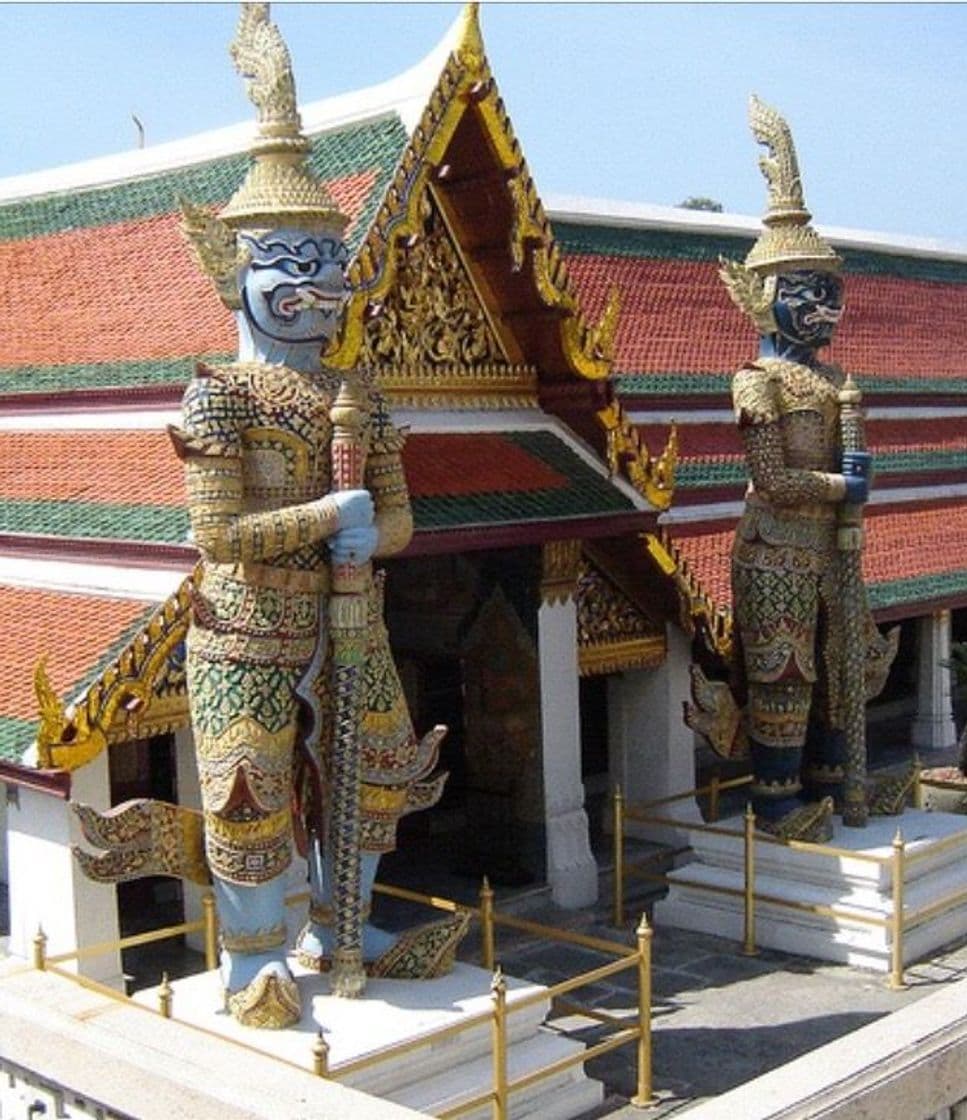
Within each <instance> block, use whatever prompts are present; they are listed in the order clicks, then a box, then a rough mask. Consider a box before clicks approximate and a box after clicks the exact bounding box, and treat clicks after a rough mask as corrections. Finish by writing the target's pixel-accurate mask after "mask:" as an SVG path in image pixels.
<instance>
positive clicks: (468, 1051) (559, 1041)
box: [134, 960, 603, 1120]
mask: <svg viewBox="0 0 967 1120" xmlns="http://www.w3.org/2000/svg"><path fill="white" fill-rule="evenodd" d="M290 966H291V967H292V972H293V975H294V976H295V977H296V980H297V982H298V985H299V990H300V994H301V996H302V1006H303V1009H304V1010H303V1017H302V1021H301V1022H300V1023H299V1024H298V1026H296V1027H293V1028H291V1029H289V1030H284V1031H271V1030H266V1031H258V1030H253V1029H251V1028H247V1027H242V1026H240V1025H239V1024H238V1023H236V1022H235V1020H234V1019H232V1017H231V1016H230V1015H229V1014H228V1013H227V1012H226V1011H224V1010H223V1009H222V996H221V985H220V982H219V978H218V974H217V973H215V972H207V973H202V974H200V975H197V976H191V977H187V978H186V979H183V980H177V981H175V982H174V983H173V984H172V987H173V989H174V998H173V1015H174V1017H175V1018H176V1019H178V1020H179V1021H181V1022H186V1023H190V1024H191V1025H193V1026H196V1027H202V1028H204V1029H205V1030H206V1031H211V1032H212V1033H214V1034H217V1035H220V1036H222V1037H223V1038H226V1039H232V1040H234V1041H236V1042H241V1043H244V1044H245V1045H246V1046H248V1047H254V1048H255V1049H257V1050H258V1051H259V1052H260V1053H262V1054H265V1055H268V1056H271V1057H275V1058H279V1059H282V1060H284V1061H287V1062H292V1063H294V1064H295V1065H298V1066H301V1067H303V1068H309V1069H311V1068H312V1047H313V1044H314V1043H315V1041H316V1037H317V1033H318V1032H319V1031H320V1030H321V1031H322V1032H323V1037H324V1038H325V1040H326V1042H327V1043H328V1045H329V1065H330V1069H331V1071H332V1076H333V1077H334V1078H336V1079H337V1080H338V1081H339V1083H340V1084H342V1085H346V1086H350V1087H352V1088H354V1089H359V1090H362V1091H363V1092H364V1093H368V1094H372V1095H373V1096H378V1097H381V1098H383V1099H385V1100H389V1101H392V1102H394V1103H395V1104H399V1105H403V1106H406V1107H408V1108H411V1109H414V1110H416V1111H419V1112H424V1113H430V1114H433V1113H436V1112H440V1111H442V1110H444V1109H446V1108H449V1107H452V1106H453V1105H455V1104H457V1103H459V1102H460V1101H461V1100H466V1099H467V1098H468V1097H471V1096H474V1095H475V1094H476V1093H478V1092H483V1091H489V1089H490V1087H491V1085H492V1072H491V1056H490V1055H491V1042H490V1037H491V1036H490V1030H491V1028H490V1021H489V1020H484V1021H483V1022H480V1023H478V1024H475V1025H474V1026H472V1027H468V1028H467V1029H466V1030H465V1031H462V1032H460V1033H459V1034H455V1035H452V1036H450V1037H447V1038H444V1039H443V1040H439V1041H435V1042H433V1041H426V1042H423V1043H422V1044H420V1041H419V1040H420V1039H421V1038H422V1037H425V1036H428V1035H430V1034H431V1033H432V1032H434V1031H437V1030H440V1029H441V1028H444V1027H453V1026H456V1025H458V1024H460V1023H462V1022H466V1021H468V1020H470V1019H473V1018H474V1017H478V1016H480V1014H481V1013H482V1012H487V1011H489V1009H490V1008H491V1006H492V1003H491V999H490V994H489V993H490V980H491V977H490V974H489V973H488V972H486V971H484V970H483V969H481V968H475V967H473V966H472V965H467V964H457V965H456V967H455V968H454V970H453V972H452V973H450V975H449V976H444V977H441V978H440V979H438V980H427V981H399V980H370V981H369V983H368V985H367V988H366V995H365V997H364V998H363V999H360V1000H346V999H337V998H336V997H334V996H331V995H330V994H329V980H328V978H327V977H325V976H320V975H318V974H316V973H311V972H308V971H307V970H306V969H304V968H302V967H301V966H300V965H298V964H297V963H296V962H295V961H294V960H291V961H290ZM507 988H508V991H507V1004H508V1009H509V1010H510V1011H511V1014H510V1015H509V1017H508V1061H507V1065H508V1078H509V1080H510V1081H513V1080H514V1079H515V1078H517V1077H521V1076H523V1075H524V1074H526V1073H529V1072H530V1071H532V1070H536V1069H539V1068H541V1067H544V1066H548V1065H550V1064H551V1063H552V1062H555V1061H558V1060H559V1059H561V1058H564V1057H566V1056H568V1055H571V1054H574V1053H576V1052H578V1051H580V1050H582V1049H583V1048H584V1047H583V1045H582V1044H581V1043H578V1042H574V1041H572V1040H570V1039H567V1038H564V1037H562V1036H560V1035H558V1034H556V1033H555V1032H553V1031H551V1030H548V1029H547V1028H546V1027H543V1026H542V1023H543V1021H544V1018H545V1016H546V1015H547V1012H548V1010H549V1001H548V1000H539V1001H535V1003H534V1004H532V1005H531V1006H530V1007H528V1008H526V1009H523V1010H521V1011H518V1012H513V1007H514V1004H515V1003H517V1002H519V1001H520V1000H522V999H523V998H525V997H527V996H532V995H534V994H535V993H539V992H541V991H542V990H543V989H542V988H541V986H539V985H536V984H530V983H528V982H526V981H524V980H516V979H513V978H511V977H508V978H507ZM134 998H135V999H136V1000H138V1001H139V1002H141V1003H144V1004H146V1005H148V1006H151V1007H157V1005H158V998H157V988H151V989H146V990H144V991H142V992H138V993H137V994H136V995H135V996H134ZM405 1041H410V1042H414V1043H416V1045H415V1046H414V1047H413V1049H410V1050H407V1051H406V1052H405V1053H403V1054H400V1055H396V1056H393V1057H387V1058H386V1059H385V1060H384V1061H380V1062H379V1063H378V1064H374V1065H371V1066H367V1067H366V1068H364V1069H360V1070H357V1071H356V1072H353V1073H349V1074H347V1075H346V1076H341V1075H340V1073H339V1066H340V1065H343V1064H345V1063H348V1062H352V1061H354V1060H356V1059H357V1058H361V1057H363V1056H370V1055H373V1056H375V1055H377V1054H379V1053H380V1052H381V1051H385V1050H389V1049H391V1048H392V1047H393V1046H396V1045H398V1044H399V1043H401V1042H405ZM602 1098H603V1087H602V1085H601V1084H600V1082H598V1081H592V1080H591V1079H589V1078H588V1077H587V1076H586V1075H585V1073H584V1068H583V1066H582V1065H581V1063H576V1064H575V1065H573V1066H571V1067H570V1068H569V1069H567V1070H565V1071H564V1072H562V1073H559V1074H557V1075H555V1076H553V1077H549V1078H547V1079H544V1080H541V1081H539V1082H537V1083H536V1084H535V1085H532V1086H531V1087H529V1088H528V1089H524V1090H521V1091H520V1092H519V1093H515V1094H513V1096H512V1097H511V1108H510V1115H511V1117H512V1118H514V1120H518V1118H520V1120H523V1118H525V1117H540V1118H541V1120H570V1118H571V1117H575V1116H579V1115H580V1114H581V1113H584V1112H586V1111H588V1110H589V1109H591V1108H594V1107H595V1106H596V1105H598V1104H599V1103H600V1102H601V1100H602ZM464 1115H466V1116H468V1117H479V1118H480V1120H485V1118H487V1117H489V1116H490V1115H491V1107H490V1105H489V1103H488V1104H485V1105H483V1106H482V1107H481V1108H479V1109H475V1110H473V1111H470V1112H467V1113H464Z"/></svg>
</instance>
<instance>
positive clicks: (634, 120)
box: [0, 3, 967, 244]
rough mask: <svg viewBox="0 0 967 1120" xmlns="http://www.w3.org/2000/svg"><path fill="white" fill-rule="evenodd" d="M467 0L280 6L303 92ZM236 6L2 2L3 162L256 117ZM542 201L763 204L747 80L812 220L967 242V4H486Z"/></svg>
mask: <svg viewBox="0 0 967 1120" xmlns="http://www.w3.org/2000/svg"><path fill="white" fill-rule="evenodd" d="M459 10H460V6H459V5H458V4H452V3H440V4H395V3H381V4H368V3H358V4H342V3H333V4H329V3H325V4H316V3H278V4H274V5H273V14H274V18H275V19H276V21H277V22H278V24H279V25H280V27H281V28H282V31H283V34H284V35H285V37H286V40H287V41H288V43H289V46H290V49H291V51H292V55H293V59H294V65H295V73H296V80H297V84H298V90H299V96H300V99H301V100H302V101H311V100H316V99H318V98H321V97H325V96H328V95H330V94H333V93H341V92H344V91H347V90H351V89H354V88H360V87H362V86H366V85H371V84H373V83H375V82H378V81H382V80H384V79H387V78H390V77H392V76H394V75H395V74H397V73H399V72H400V71H402V70H404V69H406V68H407V67H409V66H410V65H412V64H413V63H415V62H417V61H418V60H419V59H421V58H422V57H423V56H424V55H425V54H426V53H427V52H428V51H429V50H430V49H431V48H432V47H433V46H434V45H435V44H436V42H437V41H438V40H439V39H440V38H441V36H442V35H443V34H444V32H445V31H446V29H447V28H448V27H449V25H450V23H451V22H452V21H453V19H454V18H455V17H456V15H457V14H458V12H459ZM236 17H237V7H236V6H235V5H229V4H191V3H186V4H174V3H168V4H160V3H159V4H151V3H149V4H124V3H117V4H73V3H72V4H56V3H53V4H17V3H2V4H0V42H2V43H3V44H4V66H3V67H2V68H0V96H2V104H3V106H4V116H3V120H4V124H3V130H4V134H5V136H4V139H5V143H3V144H0V177H2V176H6V175H13V174H17V173H20V172H24V171H35V170H40V169H42V168H45V167H53V166H57V165H59V164H63V163H71V162H74V161H77V160H81V159H87V158H91V157H94V156H100V155H108V154H111V153H113V152H117V151H120V150H123V149H125V148H128V147H132V146H134V143H135V128H134V125H133V123H132V122H131V118H130V114H131V113H132V112H134V113H137V114H138V116H139V117H140V118H141V119H142V121H143V122H144V124H145V127H146V130H147V137H148V142H149V143H160V142H162V141H165V140H171V139H176V138H178V137H180V136H185V135H189V134H191V133H193V132H198V131H202V130H204V129H206V128H214V127H218V126H220V125H225V124H233V123H235V122H237V121H240V120H245V119H249V118H250V117H251V110H250V107H249V105H248V102H247V101H246V100H245V97H244V94H243V92H242V88H241V83H240V81H239V80H238V78H237V77H236V76H235V74H234V71H233V70H232V67H231V63H230V61H229V59H228V55H227V45H228V42H229V40H230V39H231V37H232V32H233V29H234V25H235V21H236ZM481 20H482V25H483V31H484V37H485V40H486V43H487V48H488V54H489V56H490V59H491V64H492V66H493V69H494V72H495V74H496V77H497V81H498V84H499V86H500V90H501V93H502V95H503V97H504V100H505V102H506V104H507V107H508V109H509V111H510V114H511V118H512V119H513V121H514V125H515V129H516V132H517V135H518V138H519V139H520V141H521V143H522V146H523V148H524V152H525V154H526V156H527V158H528V162H529V164H530V166H531V170H532V172H533V174H534V177H535V179H536V182H537V186H538V189H539V191H540V192H541V194H542V195H543V196H545V197H546V196H548V195H561V194H567V195H584V196H589V197H603V198H612V199H618V200H622V201H630V202H648V203H660V204H665V205H674V204H676V203H678V202H680V201H681V200H682V199H683V198H685V197H687V196H688V195H693V194H702V195H710V196H712V197H714V198H717V199H719V200H720V201H721V202H722V203H723V205H724V206H725V208H726V209H727V210H729V211H733V212H736V213H745V214H759V213H761V210H762V206H763V202H764V198H765V188H764V184H763V181H762V178H761V176H760V174H759V171H758V168H757V164H756V157H757V151H758V150H757V148H756V145H755V144H754V142H753V140H752V138H751V136H750V134H749V132H748V128H747V125H746V101H747V97H748V94H749V93H750V92H752V91H755V92H756V93H758V94H759V95H760V96H761V97H762V98H763V99H764V100H766V101H768V102H770V103H771V104H774V105H775V106H776V107H777V108H778V109H780V111H782V112H783V113H784V114H785V116H786V117H787V119H788V120H789V122H790V124H791V126H792V128H793V133H794V135H795V137H796V142H797V146H798V150H799V158H800V165H801V168H802V172H803V178H804V182H805V187H806V198H807V202H808V204H809V206H810V209H811V210H812V211H813V214H814V215H815V218H816V220H817V221H819V222H821V223H825V224H828V225H837V226H849V227H854V228H861V229H870V230H879V231H883V232H888V233H902V234H907V235H911V236H924V237H934V238H941V239H943V240H947V241H954V242H959V243H963V244H967V203H965V200H964V195H965V189H964V181H965V172H967V127H965V125H964V122H965V120H967V65H965V57H967V5H964V6H961V5H959V4H950V5H944V4H769V3H765V4H687V3H683V4H633V3H629V4H609V3H595V4H584V3H574V4H570V3H568V4H557V3H547V4H521V3H490V4H487V3H485V4H484V5H483V6H482V16H481Z"/></svg>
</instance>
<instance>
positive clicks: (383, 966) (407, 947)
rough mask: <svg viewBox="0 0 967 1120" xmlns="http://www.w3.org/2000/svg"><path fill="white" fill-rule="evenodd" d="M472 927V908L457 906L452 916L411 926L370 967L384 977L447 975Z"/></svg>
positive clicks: (375, 975) (423, 978)
mask: <svg viewBox="0 0 967 1120" xmlns="http://www.w3.org/2000/svg"><path fill="white" fill-rule="evenodd" d="M469 927H470V912H469V911H468V910H457V911H456V912H455V913H454V914H452V915H451V916H450V917H449V918H442V919H440V920H439V921H436V922H427V923H426V924H425V925H422V926H416V927H415V928H414V929H408V930H406V931H405V932H404V933H402V934H401V935H400V938H399V940H398V941H397V942H396V944H395V945H394V946H393V947H392V948H391V949H389V950H388V951H387V952H385V953H383V955H382V956H381V957H377V958H376V960H374V961H373V962H372V963H371V964H370V965H368V966H367V969H366V971H367V972H368V973H369V975H370V976H372V977H374V978H376V977H379V978H380V979H384V980H432V979H434V978H435V977H437V976H445V975H446V974H447V973H448V972H449V971H450V970H451V969H452V968H453V962H454V959H455V957H456V955H457V946H458V945H459V944H460V942H461V941H462V940H463V938H464V936H465V935H466V933H467V930H468V929H469Z"/></svg>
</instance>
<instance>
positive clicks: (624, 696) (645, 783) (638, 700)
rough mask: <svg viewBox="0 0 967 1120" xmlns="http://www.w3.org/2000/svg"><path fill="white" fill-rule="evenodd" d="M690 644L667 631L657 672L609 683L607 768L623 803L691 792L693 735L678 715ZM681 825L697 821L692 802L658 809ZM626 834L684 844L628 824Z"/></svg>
mask: <svg viewBox="0 0 967 1120" xmlns="http://www.w3.org/2000/svg"><path fill="white" fill-rule="evenodd" d="M690 660H691V654H690V649H689V642H688V639H687V638H686V637H685V635H684V634H683V633H682V632H681V630H679V628H678V627H677V626H669V627H668V656H667V657H666V658H665V661H664V662H663V663H662V664H661V665H660V666H658V668H657V669H634V670H629V671H628V672H625V673H621V674H619V675H616V676H613V677H610V678H609V680H608V740H609V741H608V753H609V760H608V768H609V772H610V775H611V780H612V783H615V784H618V785H620V786H621V791H622V793H623V795H624V798H625V800H626V802H628V803H634V804H641V803H642V802H648V801H657V800H658V799H659V798H662V797H672V796H674V795H675V794H679V793H685V792H687V791H688V790H690V789H694V788H695V735H694V732H693V731H692V730H691V728H689V727H688V726H687V725H686V723H685V720H684V718H683V716H682V711H683V705H684V703H685V701H687V700H689V699H690V697H691V693H690V687H691V685H690V680H689V671H688V670H689V662H690ZM661 815H662V816H673V817H678V818H680V819H681V820H682V821H683V822H686V823H687V822H689V821H695V822H700V821H701V814H700V812H699V810H698V805H697V804H696V802H695V799H694V798H689V799H688V800H687V801H679V802H676V803H674V804H672V805H669V806H667V807H663V808H662V810H661ZM626 827H627V831H628V833H629V835H632V836H638V837H640V838H641V839H646V840H654V841H657V842H659V843H662V844H674V845H680V844H687V843H688V834H687V833H686V832H685V831H684V830H679V829H675V828H669V827H665V826H658V825H652V826H648V825H643V824H635V822H634V821H629V822H628V823H627V826H626Z"/></svg>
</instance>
